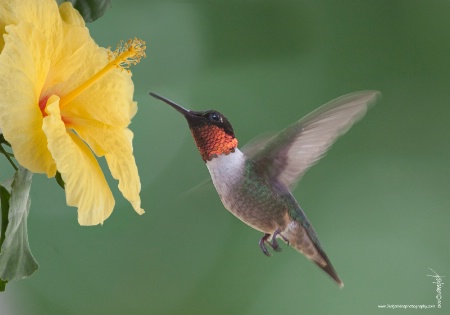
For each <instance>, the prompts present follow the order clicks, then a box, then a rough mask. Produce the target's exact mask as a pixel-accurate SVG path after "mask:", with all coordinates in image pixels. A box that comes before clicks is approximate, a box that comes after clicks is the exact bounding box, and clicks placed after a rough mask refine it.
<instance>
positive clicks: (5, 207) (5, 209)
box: [0, 186, 11, 292]
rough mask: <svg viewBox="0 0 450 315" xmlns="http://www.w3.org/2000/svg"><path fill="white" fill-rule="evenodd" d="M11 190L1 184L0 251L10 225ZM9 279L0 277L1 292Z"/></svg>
mask: <svg viewBox="0 0 450 315" xmlns="http://www.w3.org/2000/svg"><path fill="white" fill-rule="evenodd" d="M10 197H11V196H10V194H9V192H8V191H7V190H6V189H5V188H4V187H3V186H0V199H1V212H2V213H1V217H2V225H1V232H0V252H1V251H2V245H3V241H4V240H5V237H6V228H7V227H8V223H9V220H8V213H9V198H10ZM7 282H8V281H4V280H2V279H0V292H3V291H5V286H6V283H7Z"/></svg>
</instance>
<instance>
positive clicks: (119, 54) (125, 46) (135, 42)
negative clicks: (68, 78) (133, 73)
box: [59, 38, 146, 107]
mask: <svg viewBox="0 0 450 315" xmlns="http://www.w3.org/2000/svg"><path fill="white" fill-rule="evenodd" d="M145 49H146V46H145V42H144V41H143V40H141V39H139V38H134V39H129V40H128V41H127V42H124V41H120V42H119V44H118V45H117V47H116V50H114V51H113V52H112V51H110V50H108V59H109V60H110V62H109V63H108V64H107V65H106V66H105V67H103V68H102V69H101V70H100V71H99V72H97V73H96V74H94V75H93V76H92V77H90V78H89V79H88V80H87V81H85V82H84V83H82V84H81V85H80V86H79V87H77V88H75V89H74V90H72V91H70V92H69V93H68V94H66V95H64V96H62V97H61V99H60V101H59V106H60V107H62V106H64V105H65V104H67V103H69V102H70V101H72V100H73V99H74V98H75V97H77V96H78V95H80V94H81V93H82V92H83V91H84V90H86V89H87V88H88V87H90V86H91V85H92V84H94V83H95V82H96V81H97V80H99V79H100V78H101V77H102V76H103V75H105V74H106V73H107V72H108V71H110V70H112V69H115V68H120V69H121V70H124V69H128V68H129V67H130V66H131V65H135V64H137V63H138V62H139V61H140V60H141V58H145ZM128 71H129V70H128Z"/></svg>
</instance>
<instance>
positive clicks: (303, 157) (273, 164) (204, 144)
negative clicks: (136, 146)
mask: <svg viewBox="0 0 450 315" xmlns="http://www.w3.org/2000/svg"><path fill="white" fill-rule="evenodd" d="M150 95H151V96H153V97H155V98H157V99H159V100H161V101H163V102H165V103H167V104H168V105H170V106H172V107H173V108H174V109H176V110H177V111H178V112H180V113H181V114H182V115H183V116H184V117H185V118H186V120H187V123H188V125H189V128H190V131H191V134H192V136H193V138H194V140H195V143H196V145H197V148H198V150H199V152H200V155H201V157H202V159H203V161H204V162H205V164H206V167H207V168H208V170H209V173H210V175H211V179H212V182H213V184H214V186H215V188H216V190H217V193H218V194H219V197H220V199H221V201H222V203H223V205H224V207H225V208H226V209H227V210H229V211H230V212H231V213H232V214H233V215H235V216H236V217H237V218H238V219H240V220H241V221H243V222H244V223H246V224H247V225H249V226H250V227H252V228H254V229H256V230H258V231H260V232H262V233H264V235H263V236H262V238H261V239H260V240H259V246H260V248H261V250H262V252H263V253H264V254H265V255H267V256H270V253H269V250H268V249H267V245H268V246H269V247H270V248H272V249H273V250H274V251H276V252H278V251H280V250H281V248H280V245H279V244H278V239H280V240H282V241H284V242H285V243H286V244H287V245H288V246H291V247H293V248H294V249H296V250H297V251H298V252H300V253H301V254H303V255H304V256H306V257H307V258H308V259H309V260H312V261H313V262H314V263H315V264H316V265H317V266H318V267H319V268H321V269H322V270H323V271H325V272H326V273H327V274H328V275H329V276H330V277H331V278H332V279H333V280H334V281H335V282H336V283H337V284H338V285H339V286H340V287H341V288H342V287H343V286H344V284H343V282H342V280H341V279H340V278H339V276H338V274H337V272H336V270H335V269H334V267H333V265H332V264H331V262H330V259H329V258H328V256H327V255H326V253H325V251H324V249H323V247H322V245H321V243H320V242H319V238H318V236H317V233H316V232H315V230H314V228H313V226H312V225H311V223H310V221H309V220H308V218H307V217H306V215H305V213H304V211H303V209H302V208H301V207H300V205H299V203H298V202H297V200H296V199H295V197H294V196H293V195H292V190H293V189H294V188H295V186H296V184H297V183H298V181H299V180H300V179H301V177H302V176H303V175H304V174H305V172H306V171H307V170H308V169H309V168H310V167H311V166H312V165H313V164H315V163H316V162H317V161H318V160H319V159H320V158H321V157H323V155H324V154H325V152H326V151H327V150H328V149H329V148H330V146H331V145H332V144H333V143H334V142H335V141H336V139H337V138H338V137H339V136H340V135H342V134H343V133H345V132H346V131H347V130H348V129H350V127H351V126H352V125H353V124H354V123H355V122H356V121H357V120H359V119H360V118H362V117H363V116H364V114H365V113H366V111H367V109H368V108H369V106H370V105H372V104H374V103H375V100H376V99H377V97H378V96H380V95H381V94H380V93H379V92H378V91H360V92H353V93H350V94H347V95H344V96H341V97H338V98H336V99H334V100H332V101H330V102H328V103H327V104H325V105H322V106H321V107H319V108H318V109H316V110H314V111H313V112H311V113H310V114H309V115H307V116H305V117H304V118H302V119H300V120H298V121H297V122H295V123H293V124H292V125H290V126H288V127H287V128H286V129H284V130H282V131H281V132H279V133H277V134H275V135H274V136H272V137H270V138H268V139H266V140H264V141H257V142H255V143H254V144H253V145H250V146H249V148H250V149H247V150H245V147H244V149H243V150H242V151H241V150H240V149H239V148H238V140H237V138H236V136H235V134H234V131H233V127H232V126H231V123H230V122H229V120H228V119H227V118H226V117H225V116H224V115H223V114H221V113H220V112H218V111H216V110H205V111H193V110H189V109H186V108H184V107H182V106H180V105H178V104H176V103H175V102H173V101H171V100H169V99H167V98H165V97H162V96H160V95H158V94H155V93H150Z"/></svg>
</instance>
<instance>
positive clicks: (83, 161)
mask: <svg viewBox="0 0 450 315" xmlns="http://www.w3.org/2000/svg"><path fill="white" fill-rule="evenodd" d="M46 111H47V114H48V116H47V117H45V118H44V124H43V129H44V132H45V134H46V135H47V139H48V147H49V150H50V151H51V153H52V155H53V158H54V159H55V161H56V165H57V167H58V171H59V172H60V173H61V175H62V178H63V180H64V182H65V190H66V200H67V204H68V205H70V206H76V207H78V222H79V223H80V225H96V224H99V223H102V222H103V221H104V220H105V219H107V218H108V217H109V215H110V214H111V212H112V210H113V208H114V198H113V196H112V193H111V190H110V189H109V186H108V184H107V182H106V180H105V177H104V175H103V172H102V170H101V168H100V166H99V165H98V162H97V160H96V159H95V157H94V155H93V154H92V152H91V151H90V149H89V148H88V147H87V146H86V144H85V143H84V142H83V141H82V140H81V139H80V138H78V137H77V136H76V135H75V134H74V133H73V132H70V131H69V132H68V131H67V130H66V126H65V125H64V122H63V121H62V119H61V114H60V111H59V97H57V96H51V97H50V98H49V99H48V101H47V107H46Z"/></svg>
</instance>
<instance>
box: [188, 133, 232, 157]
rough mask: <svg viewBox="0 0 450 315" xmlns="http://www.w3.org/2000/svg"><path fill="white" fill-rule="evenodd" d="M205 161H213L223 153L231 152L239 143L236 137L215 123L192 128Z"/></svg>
mask: <svg viewBox="0 0 450 315" xmlns="http://www.w3.org/2000/svg"><path fill="white" fill-rule="evenodd" d="M191 133H192V136H193V137H194V140H195V143H196V144H197V148H198V150H199V151H200V154H201V156H202V159H203V161H205V162H206V161H211V160H212V159H213V158H214V157H217V156H219V155H221V154H225V155H226V154H230V153H231V152H234V149H235V148H236V147H237V145H238V141H237V139H236V138H235V137H233V136H230V135H229V134H227V133H226V132H225V131H224V130H223V129H222V128H219V127H217V126H215V125H204V126H201V127H197V128H192V129H191Z"/></svg>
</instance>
